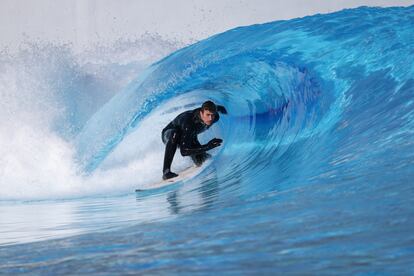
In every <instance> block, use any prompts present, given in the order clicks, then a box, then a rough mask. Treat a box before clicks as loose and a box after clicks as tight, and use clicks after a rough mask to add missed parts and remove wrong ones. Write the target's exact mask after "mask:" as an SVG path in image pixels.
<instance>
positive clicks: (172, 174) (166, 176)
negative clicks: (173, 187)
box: [162, 172, 178, 180]
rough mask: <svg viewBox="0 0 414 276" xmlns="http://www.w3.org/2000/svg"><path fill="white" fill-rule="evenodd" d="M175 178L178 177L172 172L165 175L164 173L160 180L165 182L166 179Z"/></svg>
mask: <svg viewBox="0 0 414 276" xmlns="http://www.w3.org/2000/svg"><path fill="white" fill-rule="evenodd" d="M177 176H178V174H176V173H173V172H166V173H164V175H163V176H162V179H164V180H167V179H170V178H174V177H177Z"/></svg>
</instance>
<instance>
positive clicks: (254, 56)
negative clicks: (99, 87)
mask: <svg viewBox="0 0 414 276" xmlns="http://www.w3.org/2000/svg"><path fill="white" fill-rule="evenodd" d="M413 14H414V7H408V8H387V9H381V8H366V7H362V8H358V9H352V10H344V11H341V12H337V13H332V14H326V15H315V16H310V17H305V18H300V19H293V20H289V21H276V22H271V23H267V24H262V25H253V26H247V27H240V28H236V29H233V30H230V31H227V32H225V33H222V34H218V35H215V36H213V37H210V38H208V39H206V40H203V41H201V42H198V43H196V44H194V45H191V46H188V47H186V48H183V49H181V50H178V51H176V52H174V53H173V54H171V55H169V56H168V57H166V58H164V59H162V60H160V61H158V62H156V63H155V64H153V65H151V66H150V67H148V68H147V69H146V70H144V71H142V72H141V73H140V74H139V76H138V77H136V78H135V79H134V80H133V81H131V82H129V84H128V85H127V86H126V88H125V89H124V90H123V91H122V92H120V93H117V94H116V95H115V96H114V97H112V98H111V99H110V100H109V101H107V102H106V103H105V104H104V105H102V106H101V107H100V108H99V109H97V111H96V112H95V113H94V114H93V115H91V116H90V117H88V120H85V121H84V122H82V124H81V123H78V125H82V127H79V128H78V129H76V130H73V131H72V132H71V133H70V135H68V134H67V132H62V131H61V130H56V133H58V135H61V136H64V137H65V141H66V142H67V143H68V144H69V145H71V147H70V149H71V150H73V151H70V150H69V149H68V152H70V153H71V154H73V160H76V162H75V161H74V162H75V164H76V169H74V170H73V171H74V173H72V170H70V169H68V171H69V172H66V171H65V177H64V179H62V181H56V182H58V183H57V184H56V185H57V186H58V187H60V188H59V189H57V188H56V189H54V188H53V187H52V188H44V187H45V186H44V185H43V184H42V185H40V186H39V189H37V190H34V192H33V194H32V195H33V196H31V194H30V193H26V194H25V195H24V196H22V195H21V194H20V195H19V193H18V192H13V193H8V194H7V193H6V194H5V195H3V199H4V200H3V201H2V203H1V205H0V211H1V215H0V217H1V224H0V225H1V229H2V230H1V233H2V235H1V236H2V238H1V243H2V246H1V247H0V260H1V261H0V269H1V271H2V272H4V273H6V274H11V273H33V274H45V273H46V274H63V273H70V274H87V273H88V274H89V273H114V274H117V273H125V274H126V273H144V272H147V273H149V272H151V273H159V274H167V273H183V272H184V273H186V274H194V273H205V274H207V273H215V272H217V273H218V272H228V273H234V274H241V273H269V274H270V273H272V274H273V273H298V274H304V273H305V274H306V273H312V274H319V273H344V274H353V273H364V274H365V273H367V274H368V273H375V274H412V273H414V266H413V265H412V260H413V257H414V234H413V233H414V231H413V230H414V224H413V219H414V209H413V208H412V206H413V203H414V202H413V201H414V200H413V198H414V188H413V185H412V184H413V182H414V123H413V122H414V120H413V119H414V63H413V60H414V48H413V46H412V45H414V15H413ZM205 99H212V100H214V101H216V102H219V103H221V104H223V105H224V106H226V108H227V109H228V111H229V115H227V116H224V115H223V116H222V118H221V120H220V121H219V123H218V124H217V125H215V126H214V127H213V128H212V130H211V131H210V132H209V133H206V134H205V135H204V136H202V137H201V140H208V139H209V138H211V137H214V136H217V137H222V138H223V139H224V144H223V146H222V147H221V148H220V149H217V150H215V151H214V152H213V155H214V159H213V161H212V162H211V163H209V164H208V165H207V166H205V167H204V168H203V170H202V171H200V173H199V174H198V175H197V176H195V177H193V178H191V179H188V180H186V181H183V182H180V183H178V184H176V185H172V186H169V187H166V188H164V189H158V190H152V191H147V192H142V193H134V192H133V191H134V190H135V188H139V187H143V186H145V187H147V186H148V185H150V184H151V183H154V182H155V181H156V180H157V179H159V177H160V173H161V167H162V164H161V161H160V160H161V159H162V154H163V145H162V144H161V140H160V130H161V129H162V128H163V127H164V125H165V124H166V123H167V122H168V121H169V120H170V119H172V118H173V117H174V116H175V115H176V114H178V113H179V112H181V111H183V110H186V109H189V108H193V107H195V106H198V105H199V104H200V103H201V102H203V101H204V100H205ZM65 135H66V136H65ZM68 155H70V154H69V153H68ZM71 156H72V155H71ZM188 164H190V163H189V161H188V160H187V159H185V158H181V157H177V158H176V160H175V161H174V165H173V168H174V166H175V169H177V170H179V169H180V168H184V167H185V166H187V165H188ZM59 183H63V184H64V185H63V184H61V185H63V186H59V185H60V184H59ZM73 183H75V184H73ZM101 187H102V189H101ZM43 189H49V191H48V192H45V191H44V190H43Z"/></svg>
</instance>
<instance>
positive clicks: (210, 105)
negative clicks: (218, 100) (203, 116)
mask: <svg viewBox="0 0 414 276" xmlns="http://www.w3.org/2000/svg"><path fill="white" fill-rule="evenodd" d="M205 110H208V111H210V112H214V113H216V112H217V106H216V104H215V103H213V102H212V101H206V102H204V103H203V105H202V106H201V111H203V112H204V111H205Z"/></svg>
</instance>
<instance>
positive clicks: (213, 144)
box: [207, 138, 223, 149]
mask: <svg viewBox="0 0 414 276" xmlns="http://www.w3.org/2000/svg"><path fill="white" fill-rule="evenodd" d="M221 143H223V140H222V139H219V138H214V139H211V140H210V142H208V144H207V145H208V147H209V148H210V149H214V148H215V147H218V146H220V145H221Z"/></svg>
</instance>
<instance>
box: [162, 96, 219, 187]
mask: <svg viewBox="0 0 414 276" xmlns="http://www.w3.org/2000/svg"><path fill="white" fill-rule="evenodd" d="M218 112H220V113H222V114H227V110H226V108H225V107H224V106H222V105H216V104H214V103H213V102H212V101H206V102H204V103H203V105H202V106H201V107H199V108H196V109H194V110H188V111H185V112H183V113H181V114H180V115H178V116H177V117H176V118H175V119H174V120H172V121H171V122H170V123H169V124H168V125H167V126H166V127H165V128H164V129H163V130H162V134H161V136H162V141H163V143H164V144H165V155H164V166H163V176H162V178H163V179H164V180H166V179H170V178H173V177H177V176H178V175H177V174H176V173H173V172H171V164H172V161H173V159H174V154H175V151H176V150H177V147H179V148H180V152H181V155H182V156H190V157H191V159H192V160H193V162H194V164H195V165H196V166H201V165H202V164H203V163H204V161H206V160H207V159H208V158H210V157H211V155H210V154H208V153H207V151H209V150H211V149H213V148H215V147H218V146H220V145H221V143H222V142H223V140H222V139H219V138H214V139H211V140H210V141H209V142H208V143H207V144H205V145H201V144H200V142H199V141H198V138H197V135H198V134H200V133H202V132H204V131H205V130H207V129H209V128H210V126H212V125H213V124H214V123H216V122H217V121H218V120H219V119H220V116H219V114H218Z"/></svg>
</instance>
